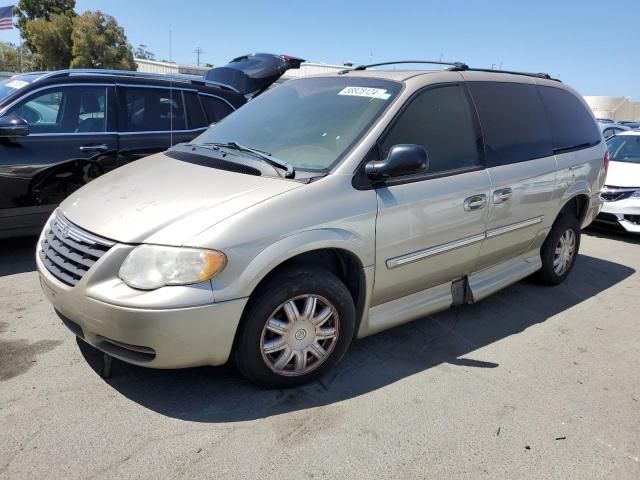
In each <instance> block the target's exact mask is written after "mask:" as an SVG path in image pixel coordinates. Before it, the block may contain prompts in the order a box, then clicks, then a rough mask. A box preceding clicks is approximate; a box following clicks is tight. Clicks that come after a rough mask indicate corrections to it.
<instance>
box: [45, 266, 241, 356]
mask: <svg viewBox="0 0 640 480" xmlns="http://www.w3.org/2000/svg"><path fill="white" fill-rule="evenodd" d="M102 260H103V259H101V261H102ZM36 262H37V268H38V273H39V275H40V283H41V286H42V290H43V292H44V293H45V295H46V297H47V299H48V300H49V301H50V302H51V303H52V304H53V307H54V308H55V310H56V312H57V313H58V315H59V316H60V317H61V319H62V320H63V322H64V323H65V325H67V327H68V328H69V329H70V330H71V331H72V332H73V333H74V334H76V335H77V336H78V337H80V338H82V339H83V340H84V341H86V342H87V343H89V344H91V345H93V346H94V347H96V348H97V349H99V350H101V351H103V352H105V353H108V354H110V355H112V356H114V357H116V358H119V359H121V360H123V361H125V362H129V363H133V364H136V365H141V366H145V367H151V368H183V367H193V366H200V365H222V364H223V363H225V362H226V361H227V359H228V358H229V354H230V352H231V348H232V345H233V340H234V336H235V332H236V330H237V327H238V324H239V322H240V318H241V316H242V312H243V310H244V307H245V304H246V302H247V299H246V298H242V299H237V300H231V301H226V302H220V303H209V304H205V305H198V306H184V305H180V299H179V298H177V297H179V295H178V296H177V297H174V298H172V299H171V300H173V301H175V303H176V304H177V305H180V306H178V307H176V308H172V307H171V306H170V305H167V304H166V302H165V304H163V305H162V306H161V307H160V308H158V306H155V307H156V308H154V305H152V304H149V305H148V306H145V308H139V307H134V306H131V305H114V304H111V303H109V302H108V301H105V299H104V298H101V299H96V298H92V297H91V296H89V295H87V293H88V292H91V291H92V289H93V290H96V286H95V284H92V279H91V278H90V277H92V275H91V274H92V273H95V271H94V270H93V269H92V271H89V272H88V273H87V275H86V276H85V277H89V278H83V279H82V281H81V282H79V283H78V284H77V285H75V286H73V287H70V286H68V285H65V284H64V283H62V282H60V281H59V280H58V279H56V278H55V277H54V276H53V275H51V274H50V273H49V271H48V270H47V269H46V268H45V267H44V265H43V263H42V261H41V259H40V257H39V256H38V255H36ZM95 267H98V265H97V264H96V266H95ZM94 277H97V275H95V276H94ZM94 280H96V281H98V279H95V278H94ZM102 283H103V284H104V282H102ZM119 288H122V286H120V287H119ZM165 288H169V289H171V288H173V287H165ZM179 288H180V287H178V288H176V289H175V290H173V291H174V292H179V291H180V290H179ZM113 290H114V291H116V290H118V288H116V287H115V286H114V288H113ZM102 291H103V292H104V288H103V289H102ZM94 296H95V295H94ZM165 297H166V295H165Z"/></svg>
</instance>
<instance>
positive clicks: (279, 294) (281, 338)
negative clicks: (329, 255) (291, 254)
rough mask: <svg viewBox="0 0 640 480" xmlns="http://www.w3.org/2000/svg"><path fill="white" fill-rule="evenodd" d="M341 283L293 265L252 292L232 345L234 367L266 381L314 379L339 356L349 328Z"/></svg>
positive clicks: (349, 304) (351, 320) (286, 383)
mask: <svg viewBox="0 0 640 480" xmlns="http://www.w3.org/2000/svg"><path fill="white" fill-rule="evenodd" d="M355 317H356V315H355V307H354V304H353V299H352V297H351V294H350V293H349V290H348V289H347V287H346V286H345V285H344V283H342V282H341V281H340V279H338V278H337V277H336V276H335V275H334V274H332V273H331V272H329V271H327V270H324V269H321V268H317V267H315V266H304V265H300V266H295V267H291V268H289V269H287V270H284V271H282V272H280V273H277V274H275V275H274V276H273V277H272V278H271V279H269V280H268V281H267V282H266V283H265V284H264V285H262V286H261V287H259V289H258V290H257V291H256V292H254V294H253V295H252V297H251V299H250V300H249V304H248V305H247V308H246V310H245V313H244V315H243V319H242V322H241V325H240V328H239V330H238V333H237V340H236V345H235V348H234V361H235V364H236V367H237V368H238V370H239V371H240V373H242V375H244V376H245V377H246V378H247V379H249V380H250V381H252V382H254V383H258V384H261V385H264V386H268V387H292V386H296V385H301V384H303V383H307V382H310V381H313V380H315V379H316V378H318V377H319V376H321V375H322V374H323V373H324V372H326V371H327V370H330V369H331V368H332V367H333V366H335V365H336V364H337V363H338V362H339V361H340V360H341V359H342V357H343V356H344V354H345V352H346V351H347V348H348V347H349V344H350V343H351V340H352V339H353V335H354V330H355Z"/></svg>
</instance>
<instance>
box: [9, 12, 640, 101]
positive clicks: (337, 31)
mask: <svg viewBox="0 0 640 480" xmlns="http://www.w3.org/2000/svg"><path fill="white" fill-rule="evenodd" d="M7 3H10V2H7V1H6V0H0V5H5V4H7ZM96 9H100V10H102V11H103V12H105V13H109V14H111V15H113V16H115V17H116V19H117V20H118V22H119V23H120V25H122V26H123V27H124V28H125V31H126V34H127V36H128V38H129V41H130V42H131V43H132V44H133V45H137V44H139V43H144V44H146V45H148V47H149V49H150V50H151V51H153V52H154V53H155V54H156V55H157V56H158V57H161V58H169V30H171V31H172V36H173V60H174V61H178V62H181V63H195V55H194V54H193V53H192V52H193V50H194V48H195V47H196V46H200V47H202V48H203V49H204V51H205V53H204V55H203V56H202V61H203V62H209V63H213V64H215V65H222V64H224V63H226V62H227V61H228V60H230V59H231V58H233V57H235V56H238V55H240V54H244V53H249V52H256V51H266V52H273V53H286V54H291V55H296V56H301V57H303V58H306V59H308V60H311V61H319V62H326V63H343V62H344V61H347V60H351V61H354V62H356V63H368V62H369V59H370V57H372V59H373V61H374V62H380V61H385V60H393V59H407V58H411V59H414V58H425V59H438V58H439V57H440V56H441V55H442V56H443V59H445V60H452V61H453V60H461V61H465V62H466V63H468V64H470V65H472V66H477V67H491V66H492V65H493V64H495V67H496V68H497V67H498V66H499V65H502V67H503V68H505V69H514V70H518V69H520V70H526V71H535V72H538V71H542V72H548V73H550V74H551V75H553V76H558V77H559V78H561V79H562V80H563V81H564V82H566V83H568V84H570V85H571V86H573V87H574V88H576V89H577V90H578V91H579V92H581V93H582V94H584V95H624V96H631V97H632V98H634V99H636V100H640V61H639V60H638V59H639V58H640V55H639V54H638V50H639V49H640V2H639V1H638V0H623V1H621V2H605V1H597V2H596V1H593V0H583V1H574V0H572V1H568V0H556V1H547V0H536V1H534V2H521V1H518V0H511V1H502V0H499V1H490V0H485V1H471V0H470V1H467V2H461V1H455V0H451V1H445V0H441V1H439V2H433V1H429V0H403V1H395V2H394V1H388V0H387V1H384V2H382V1H377V0H369V1H367V2H363V1H349V0H344V1H334V0H322V1H303V0H299V1H290V0H278V1H270V2H267V1H263V2H260V1H248V0H240V1H229V0H226V1H224V2H220V1H217V2H216V1H200V0H182V1H179V2H178V1H175V0H171V1H169V0H153V1H151V0H146V1H143V0H109V1H105V0H102V1H98V0H77V10H79V11H81V12H82V11H85V10H96ZM17 38H18V35H17V33H16V32H6V31H0V40H12V41H17Z"/></svg>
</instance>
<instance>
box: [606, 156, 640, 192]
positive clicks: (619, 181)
mask: <svg viewBox="0 0 640 480" xmlns="http://www.w3.org/2000/svg"><path fill="white" fill-rule="evenodd" d="M605 185H608V186H611V187H640V163H631V162H615V161H611V162H609V170H608V171H607V180H606V181H605Z"/></svg>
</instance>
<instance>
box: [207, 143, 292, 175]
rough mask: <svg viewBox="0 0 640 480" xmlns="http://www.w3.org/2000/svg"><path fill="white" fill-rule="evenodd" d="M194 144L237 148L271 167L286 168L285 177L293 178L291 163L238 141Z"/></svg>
mask: <svg viewBox="0 0 640 480" xmlns="http://www.w3.org/2000/svg"><path fill="white" fill-rule="evenodd" d="M195 145H205V146H212V147H217V148H230V149H233V150H237V151H239V152H246V153H251V154H253V155H254V156H256V157H258V158H259V159H261V160H264V161H265V162H267V163H268V164H269V165H271V166H273V167H277V168H280V169H282V170H286V173H285V174H284V176H285V178H294V177H295V176H296V171H295V169H294V168H293V165H291V164H290V163H287V162H285V161H284V160H280V159H279V158H275V157H274V156H272V155H271V154H270V153H265V152H261V151H260V150H256V149H255V148H250V147H245V146H244V145H240V144H239V143H238V142H226V143H220V142H205V143H200V144H195Z"/></svg>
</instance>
